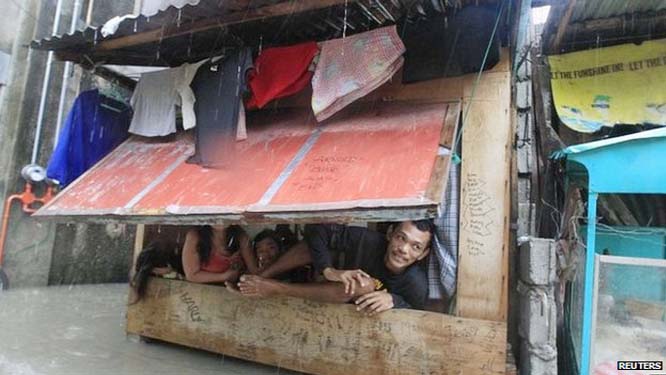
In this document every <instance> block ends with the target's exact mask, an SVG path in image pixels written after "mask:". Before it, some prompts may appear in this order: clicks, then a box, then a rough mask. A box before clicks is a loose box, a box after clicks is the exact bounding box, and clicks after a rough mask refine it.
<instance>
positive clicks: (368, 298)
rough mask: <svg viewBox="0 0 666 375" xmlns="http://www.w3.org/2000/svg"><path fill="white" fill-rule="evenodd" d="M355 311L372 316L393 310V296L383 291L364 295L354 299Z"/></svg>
mask: <svg viewBox="0 0 666 375" xmlns="http://www.w3.org/2000/svg"><path fill="white" fill-rule="evenodd" d="M354 303H355V304H356V311H360V312H361V313H363V314H365V315H368V316H372V315H375V314H377V313H380V312H382V311H386V310H390V309H392V308H393V296H391V294H390V293H389V292H387V291H386V289H384V290H378V291H376V292H371V293H368V294H364V295H362V296H360V297H359V298H357V299H356V301H355V302H354Z"/></svg>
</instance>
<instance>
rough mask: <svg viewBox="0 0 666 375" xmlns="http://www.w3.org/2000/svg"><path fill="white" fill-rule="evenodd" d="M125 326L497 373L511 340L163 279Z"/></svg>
mask: <svg viewBox="0 0 666 375" xmlns="http://www.w3.org/2000/svg"><path fill="white" fill-rule="evenodd" d="M184 296H185V297H184ZM194 306H196V307H197V309H196V311H197V313H196V314H195V315H194V316H196V319H195V318H193V311H194ZM127 330H128V332H130V333H136V334H140V335H144V336H148V337H154V338H158V339H161V340H165V341H170V342H175V343H179V344H184V345H187V346H191V347H196V348H200V349H205V350H209V351H213V352H219V353H224V354H228V355H232V356H235V357H239V358H243V359H248V360H252V361H257V362H262V363H266V364H271V365H276V366H280V367H284V368H290V369H293V370H297V371H304V372H308V373H317V374H347V373H372V374H380V373H381V374H460V373H469V374H479V375H484V374H499V373H503V370H504V357H505V346H506V324H504V323H499V322H490V321H481V320H470V319H461V318H456V317H452V316H447V315H443V314H437V313H431V312H424V311H415V310H392V311H388V312H385V313H383V314H381V315H380V316H377V317H372V318H368V317H363V316H361V315H359V314H358V313H357V312H356V311H355V309H354V308H353V306H350V305H332V304H323V303H316V302H311V301H305V300H300V299H293V298H270V299H263V300H253V299H247V298H245V297H241V296H238V295H236V294H233V293H230V292H228V291H227V290H225V289H224V288H222V287H217V286H210V285H201V284H193V283H187V282H183V281H176V280H165V279H158V278H153V279H151V281H150V284H149V287H148V291H147V293H146V298H145V299H144V300H143V301H142V302H139V303H137V304H135V305H131V306H129V308H128V323H127Z"/></svg>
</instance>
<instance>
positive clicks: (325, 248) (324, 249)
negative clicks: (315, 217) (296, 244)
mask: <svg viewBox="0 0 666 375" xmlns="http://www.w3.org/2000/svg"><path fill="white" fill-rule="evenodd" d="M331 228H332V226H331V225H323V224H307V225H306V226H305V228H304V229H305V241H306V242H307V244H308V248H309V249H310V254H311V255H312V265H313V266H314V269H315V272H317V273H323V271H324V270H325V269H326V268H331V267H333V261H332V260H331V249H330V245H331V244H330V242H331V236H332V235H333V231H332V230H331Z"/></svg>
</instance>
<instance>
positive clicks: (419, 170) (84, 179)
mask: <svg viewBox="0 0 666 375" xmlns="http://www.w3.org/2000/svg"><path fill="white" fill-rule="evenodd" d="M447 113H448V116H447ZM458 113H459V105H458V104H450V105H447V104H441V103H440V104H421V105H417V104H397V103H383V104H378V105H377V104H374V105H371V106H367V105H364V106H362V107H352V108H348V109H346V110H345V111H344V112H343V113H340V114H339V115H336V116H335V117H333V118H332V119H331V120H330V121H326V122H324V123H322V124H317V123H316V122H315V121H314V118H313V116H312V114H311V112H310V111H309V110H305V109H299V110H285V111H280V112H274V111H264V112H259V113H250V114H248V119H247V122H248V140H247V141H243V142H237V143H236V147H235V148H234V150H230V152H229V164H228V166H227V167H225V168H220V169H205V168H202V167H200V166H198V165H195V164H187V163H186V162H185V160H186V159H187V157H188V156H189V155H190V154H191V153H192V152H193V143H192V139H191V137H189V136H187V134H184V135H183V136H181V137H179V139H178V140H177V141H175V142H167V143H164V142H159V141H154V140H150V139H148V140H147V139H145V138H139V137H133V138H131V139H129V140H128V141H126V142H125V143H123V144H122V145H121V146H119V147H118V148H117V149H116V150H114V151H113V152H112V153H111V154H110V155H108V156H107V157H106V158H105V159H103V160H102V161H101V162H100V163H98V164H97V165H96V166H94V167H93V168H92V169H91V170H90V171H88V172H87V173H85V174H84V175H83V176H81V177H80V178H79V179H78V180H76V181H75V182H73V183H72V184H71V185H70V186H68V187H67V188H66V189H65V190H64V191H63V192H61V193H60V194H59V195H58V196H57V197H56V198H55V199H54V200H52V201H51V202H50V203H49V204H47V205H46V206H44V207H43V208H41V209H40V210H39V211H38V212H37V213H36V214H35V216H37V217H53V218H59V219H61V220H69V221H77V220H86V221H109V220H122V221H127V222H143V223H151V222H153V223H173V224H185V223H187V224H196V223H202V222H207V223H210V222H214V221H237V222H246V223H250V222H268V221H271V222H275V221H289V222H294V221H313V220H314V221H318V220H325V221H330V220H338V221H349V220H367V221H370V220H399V219H407V218H416V217H424V216H432V215H434V214H435V213H436V211H437V205H438V202H437V201H438V200H439V199H441V198H440V197H439V196H438V197H436V198H432V196H436V195H437V194H431V193H429V192H430V191H432V189H433V188H434V189H435V190H437V189H441V187H442V186H443V185H442V184H444V183H445V182H446V181H445V178H444V181H442V178H441V176H446V175H447V174H446V173H443V171H441V170H438V169H440V168H448V162H444V163H437V164H436V163H435V160H436V159H437V158H438V157H439V156H438V155H440V154H441V150H440V143H441V144H451V142H452V138H453V136H454V135H453V134H454V131H453V128H455V124H457V115H458ZM445 118H446V121H445ZM442 124H444V125H442ZM443 126H444V128H445V130H446V131H443V130H442V129H443ZM443 138H446V139H443ZM446 160H448V159H446ZM436 165H438V167H435V166H436ZM442 173H443V174H442ZM433 176H440V177H439V178H434V177H433ZM439 191H441V190H439Z"/></svg>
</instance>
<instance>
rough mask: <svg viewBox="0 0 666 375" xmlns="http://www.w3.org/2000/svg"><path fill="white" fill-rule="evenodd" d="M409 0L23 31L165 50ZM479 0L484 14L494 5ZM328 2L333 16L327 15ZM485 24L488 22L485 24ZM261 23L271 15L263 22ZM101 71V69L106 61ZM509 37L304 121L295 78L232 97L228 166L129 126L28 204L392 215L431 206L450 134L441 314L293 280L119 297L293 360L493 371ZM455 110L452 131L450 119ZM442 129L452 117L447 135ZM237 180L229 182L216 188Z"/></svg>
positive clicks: (85, 217)
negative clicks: (280, 94)
mask: <svg viewBox="0 0 666 375" xmlns="http://www.w3.org/2000/svg"><path fill="white" fill-rule="evenodd" d="M421 3H422V2H419V1H390V2H388V1H381V2H367V1H346V0H326V1H313V0H298V1H281V2H276V1H259V2H257V1H252V2H249V1H232V2H218V1H204V0H202V1H200V2H199V3H198V5H196V6H190V5H186V6H184V7H182V8H176V7H169V8H167V9H166V10H164V11H162V12H160V13H158V14H157V15H155V16H151V17H146V16H139V17H136V18H129V19H126V20H124V21H122V22H121V23H120V26H119V28H118V31H117V32H116V33H115V34H114V35H111V36H109V37H106V38H103V37H101V35H99V34H98V30H96V29H92V28H88V29H86V30H83V31H79V32H77V33H75V34H73V35H64V36H62V37H59V38H53V39H50V40H44V41H41V42H36V43H34V45H33V47H36V48H42V49H51V50H55V53H56V55H57V56H58V57H60V58H61V59H66V60H70V61H76V62H78V63H80V64H82V65H84V66H88V67H94V66H96V65H98V64H102V63H113V64H127V65H165V66H175V65H179V64H180V63H183V62H187V61H196V60H198V59H201V58H203V57H207V56H210V54H211V53H212V52H213V51H216V50H219V48H222V47H224V45H225V44H234V43H237V40H239V39H240V40H244V41H246V42H247V43H254V44H256V43H258V42H259V41H261V42H262V43H265V45H264V47H265V46H266V45H280V44H285V43H294V42H298V41H302V40H311V39H315V40H319V41H321V40H326V39H329V38H332V37H339V36H340V35H341V33H344V32H347V33H351V32H360V31H364V30H368V29H372V28H375V27H378V26H381V25H385V24H391V23H394V22H396V20H397V19H399V18H401V17H406V16H407V15H408V13H410V12H414V11H416V12H417V13H418V9H419V8H418V7H419V6H420V5H422V4H421ZM489 4H491V5H492V6H496V7H497V9H498V17H497V22H496V25H499V24H500V20H502V21H504V20H506V19H510V18H508V17H507V16H506V13H505V12H503V9H505V6H504V4H502V3H501V2H494V1H490V2H489ZM343 17H344V22H343V23H344V24H345V26H344V28H345V31H343V30H342V23H340V19H341V18H343ZM496 27H497V26H496ZM275 30H278V31H279V32H275ZM107 73H108V72H107ZM510 86H511V69H510V64H509V51H508V50H507V49H504V50H502V54H501V59H500V61H499V63H498V64H496V65H495V66H494V67H493V68H492V69H490V70H487V71H485V72H483V73H482V74H480V75H479V74H468V75H463V76H458V77H447V78H438V79H432V80H428V81H423V82H419V83H412V84H402V83H400V82H399V80H394V81H392V82H389V83H387V84H385V85H384V86H382V87H380V88H379V89H378V90H376V91H374V92H373V93H372V94H370V95H368V96H367V97H365V98H363V99H361V100H359V102H358V103H356V104H354V105H352V106H350V107H349V108H346V109H345V110H344V111H343V113H340V114H339V115H336V116H335V117H334V118H332V119H331V120H329V121H326V122H324V123H322V124H316V123H315V122H314V120H313V118H312V116H311V114H310V109H309V101H308V100H307V99H308V98H307V95H308V93H304V94H303V95H301V96H297V97H293V98H289V99H287V100H283V101H280V102H279V103H278V104H277V105H276V106H275V108H272V109H270V110H267V111H264V112H257V113H249V114H248V140H247V141H245V142H243V143H239V144H238V145H237V147H236V150H235V152H234V154H235V158H234V160H235V161H236V162H235V163H232V164H231V165H230V167H229V168H223V169H207V170H204V169H202V168H201V167H199V166H196V165H190V164H186V163H185V159H186V157H187V156H189V154H190V153H191V148H192V141H191V139H189V138H188V137H187V136H179V137H178V139H177V140H175V141H172V142H166V143H164V142H157V141H147V140H145V139H140V138H131V139H129V140H128V141H126V142H125V143H124V144H122V145H121V146H120V147H118V148H117V149H116V150H114V151H113V152H112V153H111V154H109V155H108V156H107V157H106V158H105V159H103V160H102V161H101V162H100V163H98V164H97V165H96V166H95V167H93V168H92V169H91V170H89V171H88V172H87V173H86V174H84V175H83V176H81V177H80V178H79V179H78V180H77V181H75V182H74V183H72V184H71V185H70V186H69V187H67V188H66V189H65V190H64V191H62V192H61V193H60V194H59V195H58V196H57V197H56V198H55V199H54V200H53V201H51V202H50V203H49V204H48V205H46V206H44V207H43V208H42V209H41V210H40V211H39V212H38V213H37V214H36V216H37V217H40V218H44V219H55V220H66V221H85V222H109V221H123V222H128V223H137V224H139V226H138V231H137V232H138V233H137V249H140V248H141V247H142V245H143V230H144V227H143V226H144V225H147V224H161V223H169V224H179V225H184V224H203V223H206V224H209V223H244V224H254V223H257V224H265V223H305V222H310V223H312V222H322V221H326V222H332V221H334V222H351V221H367V222H373V221H398V220H406V219H416V218H425V217H434V216H435V215H436V214H437V210H438V207H439V205H440V203H441V199H442V194H443V190H444V188H445V186H446V179H447V177H448V170H449V164H450V163H451V155H452V154H453V153H454V152H455V147H456V139H459V144H460V146H461V148H462V150H463V163H462V167H461V187H462V189H461V203H460V204H461V215H460V239H459V241H460V249H459V264H458V285H457V297H456V312H455V316H451V315H444V314H439V313H433V312H424V311H411V310H393V311H390V312H387V313H384V314H380V315H379V316H376V317H372V318H366V317H361V316H358V315H356V313H355V311H354V310H353V308H352V307H350V306H337V305H328V304H320V303H313V302H309V301H303V300H297V299H292V298H271V299H267V300H259V301H255V300H246V299H243V298H241V297H238V296H235V295H232V294H230V293H229V292H227V291H226V290H225V289H224V288H221V287H216V286H208V285H199V284H192V283H186V282H182V281H175V280H165V279H153V280H152V281H151V283H150V285H149V288H148V292H147V296H146V298H145V299H143V300H142V301H141V302H139V303H137V304H135V305H131V306H129V308H128V325H127V330H128V332H129V333H135V334H139V335H142V336H146V337H152V338H157V339H161V340H164V341H169V342H174V343H179V344H183V345H187V346H191V347H196V348H201V349H205V350H210V351H214V352H219V353H224V354H229V355H232V356H235V357H239V358H243V359H247V360H253V361H258V362H262V363H266V364H271V365H276V366H281V367H285V368H290V369H295V370H298V371H304V372H311V373H322V374H341V373H349V372H350V371H354V372H368V373H394V374H407V373H441V374H459V373H470V374H503V373H505V371H506V370H505V358H506V336H507V332H506V330H507V305H508V285H507V283H508V257H509V247H510V246H511V245H510V243H509V210H510V176H511V160H512V139H513V134H514V131H513V127H512V121H511V117H512V115H511V111H512V105H511V104H512V103H511V87H510ZM462 118H464V123H463V128H462V130H461V133H459V132H458V131H459V123H460V122H461V119H462ZM458 134H459V135H458ZM239 182H242V184H243V186H244V188H243V189H225V188H224V187H227V186H229V185H231V184H238V183H239Z"/></svg>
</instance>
